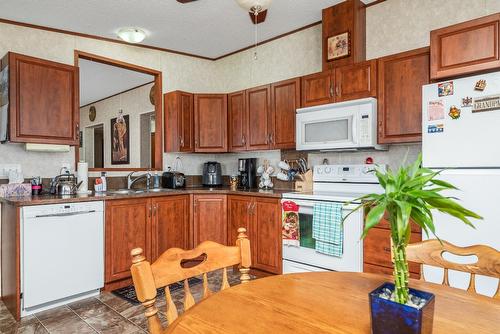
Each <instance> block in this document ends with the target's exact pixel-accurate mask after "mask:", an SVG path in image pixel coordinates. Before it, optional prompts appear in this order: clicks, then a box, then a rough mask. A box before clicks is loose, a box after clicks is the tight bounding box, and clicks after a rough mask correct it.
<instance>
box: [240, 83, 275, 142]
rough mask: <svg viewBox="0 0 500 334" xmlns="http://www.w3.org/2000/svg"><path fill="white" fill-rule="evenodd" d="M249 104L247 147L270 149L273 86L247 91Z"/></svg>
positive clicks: (247, 103)
mask: <svg viewBox="0 0 500 334" xmlns="http://www.w3.org/2000/svg"><path fill="white" fill-rule="evenodd" d="M246 105H247V109H248V112H247V115H248V123H247V126H248V127H247V134H248V138H247V141H248V143H247V148H248V149H249V150H262V149H269V147H270V146H269V145H270V144H269V139H270V132H269V129H270V126H269V122H270V117H269V114H270V112H271V86H270V85H265V86H260V87H255V88H252V89H248V90H247V91H246Z"/></svg>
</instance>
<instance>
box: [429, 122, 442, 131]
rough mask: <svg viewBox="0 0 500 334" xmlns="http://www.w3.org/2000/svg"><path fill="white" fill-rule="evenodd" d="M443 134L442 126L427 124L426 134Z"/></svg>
mask: <svg viewBox="0 0 500 334" xmlns="http://www.w3.org/2000/svg"><path fill="white" fill-rule="evenodd" d="M441 132H444V124H429V125H428V126H427V133H441Z"/></svg>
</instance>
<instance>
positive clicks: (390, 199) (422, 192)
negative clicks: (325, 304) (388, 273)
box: [353, 156, 482, 334]
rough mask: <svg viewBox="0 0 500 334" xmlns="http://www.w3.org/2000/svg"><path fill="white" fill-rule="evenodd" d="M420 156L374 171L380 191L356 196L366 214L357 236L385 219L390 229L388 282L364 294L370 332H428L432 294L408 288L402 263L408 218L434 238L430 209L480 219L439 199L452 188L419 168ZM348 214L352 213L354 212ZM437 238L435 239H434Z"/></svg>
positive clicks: (452, 200)
mask: <svg viewBox="0 0 500 334" xmlns="http://www.w3.org/2000/svg"><path fill="white" fill-rule="evenodd" d="M421 162H422V157H421V156H419V157H418V158H417V160H416V161H415V162H414V163H413V164H411V165H409V166H405V167H400V168H399V170H398V171H397V172H393V171H391V170H390V169H387V170H386V171H385V170H383V169H381V168H379V167H378V166H377V167H376V168H375V170H374V173H375V174H376V176H377V178H378V180H379V182H380V185H381V186H382V187H383V188H384V190H385V192H383V193H381V194H375V193H374V194H368V195H365V196H363V197H360V198H359V200H361V201H362V202H361V203H362V204H361V205H359V206H358V207H357V208H356V209H355V210H354V211H356V210H357V209H360V208H364V209H365V210H366V212H367V214H366V219H365V227H364V231H363V235H362V238H364V237H366V235H367V233H368V231H370V229H371V228H373V227H375V226H376V225H377V224H378V223H379V222H380V220H381V219H382V217H384V215H386V217H388V220H389V223H390V227H391V247H392V249H391V250H392V252H391V253H392V257H393V263H394V283H393V284H392V283H385V284H383V285H382V286H380V287H379V288H377V289H376V290H374V291H373V292H371V293H370V309H371V318H372V333H374V334H377V333H430V332H432V319H433V313H434V296H433V295H432V294H431V293H427V292H423V291H418V290H414V289H410V288H409V286H408V279H409V272H408V261H407V260H406V246H407V245H408V243H409V241H410V233H411V230H410V220H412V221H413V222H415V223H416V224H418V225H419V226H420V227H421V228H422V230H424V231H425V233H426V234H427V235H429V233H432V234H433V235H434V236H436V235H435V232H436V230H435V227H434V222H433V216H432V213H431V211H432V210H438V211H440V212H443V213H446V214H449V215H451V216H454V217H456V218H457V219H458V220H460V221H462V222H464V223H465V224H467V225H469V226H471V227H474V226H473V225H472V223H471V221H470V220H469V218H476V219H482V217H480V216H479V215H477V214H476V213H474V212H472V211H470V210H467V209H465V208H464V207H462V206H461V205H460V204H458V203H457V202H456V199H455V198H451V197H446V196H443V195H441V192H442V191H446V190H451V189H457V188H456V187H455V186H453V185H452V184H450V183H448V182H445V181H442V180H438V179H436V177H437V176H438V175H439V173H440V172H439V171H438V172H435V171H432V170H430V169H427V168H422V167H421ZM354 211H353V212H354ZM436 238H437V236H436Z"/></svg>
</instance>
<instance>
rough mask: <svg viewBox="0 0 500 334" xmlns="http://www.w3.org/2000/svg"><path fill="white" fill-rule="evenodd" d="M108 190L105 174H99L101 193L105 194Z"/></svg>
mask: <svg viewBox="0 0 500 334" xmlns="http://www.w3.org/2000/svg"><path fill="white" fill-rule="evenodd" d="M107 190H108V185H107V182H106V172H101V191H103V192H105V191H107Z"/></svg>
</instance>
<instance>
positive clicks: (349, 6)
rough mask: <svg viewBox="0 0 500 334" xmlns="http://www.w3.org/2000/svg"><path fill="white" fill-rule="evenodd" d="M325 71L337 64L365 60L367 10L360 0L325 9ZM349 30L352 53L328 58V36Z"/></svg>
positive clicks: (348, 1)
mask: <svg viewBox="0 0 500 334" xmlns="http://www.w3.org/2000/svg"><path fill="white" fill-rule="evenodd" d="M322 22H323V24H322V27H323V71H326V70H328V69H332V68H333V67H335V66H342V65H348V64H354V63H357V62H361V61H364V60H365V57H366V51H365V48H366V47H365V44H366V43H365V41H366V28H365V27H366V11H365V5H364V4H363V3H362V2H361V1H360V0H347V1H344V2H342V3H340V4H338V5H335V6H333V7H329V8H325V9H323V20H322ZM345 32H349V35H350V36H349V39H350V48H351V50H350V53H349V55H348V56H347V57H343V58H339V59H335V60H330V61H329V60H328V58H327V54H328V53H327V52H328V38H330V37H332V36H337V35H340V34H342V33H345Z"/></svg>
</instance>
